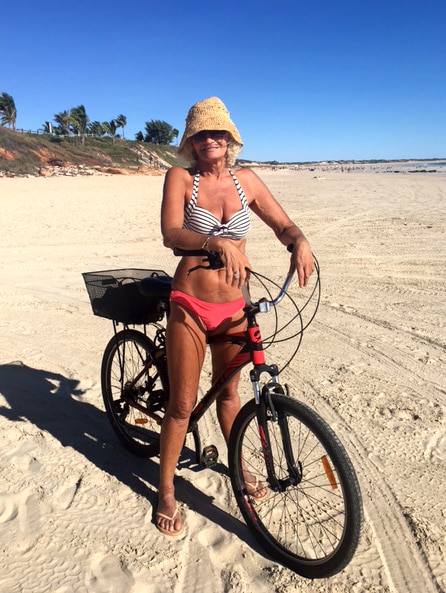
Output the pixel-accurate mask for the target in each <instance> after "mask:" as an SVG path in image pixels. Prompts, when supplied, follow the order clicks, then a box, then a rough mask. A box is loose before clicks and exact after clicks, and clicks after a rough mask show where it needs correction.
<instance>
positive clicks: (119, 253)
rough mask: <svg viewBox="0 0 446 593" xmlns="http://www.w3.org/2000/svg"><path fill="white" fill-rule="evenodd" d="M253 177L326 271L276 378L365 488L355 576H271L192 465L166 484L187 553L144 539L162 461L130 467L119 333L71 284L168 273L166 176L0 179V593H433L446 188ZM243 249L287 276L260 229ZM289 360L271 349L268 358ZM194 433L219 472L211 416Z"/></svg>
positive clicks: (286, 174) (362, 176) (149, 532)
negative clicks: (114, 398) (119, 386)
mask: <svg viewBox="0 0 446 593" xmlns="http://www.w3.org/2000/svg"><path fill="white" fill-rule="evenodd" d="M258 174H259V175H260V176H261V177H262V179H263V180H264V181H265V182H266V183H267V185H268V186H269V188H270V189H271V191H272V193H273V194H274V195H275V197H276V198H277V199H278V200H279V202H280V203H281V204H282V205H283V207H284V208H285V210H286V211H287V212H288V213H289V215H290V216H291V218H293V220H295V222H296V223H297V224H299V226H301V228H302V229H303V230H304V232H305V234H306V235H307V236H308V238H309V239H310V241H311V244H312V248H313V250H314V253H315V255H316V256H317V258H318V261H319V264H320V268H321V283H322V296H321V303H320V307H319V311H318V313H317V316H316V318H315V320H314V321H313V323H312V324H311V325H310V327H309V328H308V329H307V330H306V332H305V335H304V339H303V343H302V346H301V349H300V351H299V354H298V356H297V357H296V358H295V359H294V360H293V361H292V363H291V364H290V365H289V366H288V367H287V368H286V369H285V371H284V381H286V382H287V383H288V385H289V386H290V387H291V389H292V395H293V396H294V397H297V398H298V399H300V400H302V401H304V402H306V403H307V404H309V405H310V406H312V407H313V408H315V409H316V410H317V411H318V413H319V414H320V415H321V416H322V417H323V418H324V419H325V420H326V421H327V422H328V423H329V424H330V425H331V427H332V428H333V429H334V430H335V432H336V434H337V435H338V436H339V438H340V440H341V441H342V443H343V444H344V446H345V448H346V450H347V452H348V453H349V455H350V457H351V459H352V462H353V465H354V467H355V469H356V471H357V474H358V479H359V482H360V485H361V490H362V495H363V503H364V513H365V519H364V527H363V533H362V537H361V541H360V544H359V547H358V550H357V552H356V554H355V556H354V557H353V559H352V561H351V562H350V564H349V565H348V566H347V567H346V568H345V569H344V570H343V571H342V572H341V573H339V574H337V575H335V576H333V577H331V578H329V579H316V580H313V581H310V580H306V579H304V578H302V577H300V576H299V575H297V574H295V573H294V572H291V571H290V570H288V569H287V568H285V567H283V566H281V565H279V564H277V563H276V562H274V561H273V560H271V559H270V558H268V557H267V556H266V554H265V553H264V552H263V551H262V550H261V548H260V547H259V545H258V544H257V543H256V542H255V540H254V538H253V536H252V535H251V533H250V532H249V530H248V528H247V527H246V525H245V523H244V522H243V519H242V517H241V514H240V513H239V511H238V508H237V505H236V502H235V499H234V496H233V494H232V491H231V486H230V480H229V477H228V475H227V473H226V472H225V471H221V470H220V471H217V470H215V469H199V468H197V467H196V466H194V465H191V464H187V463H184V464H182V465H181V468H180V469H179V470H178V472H177V482H176V488H177V497H178V499H179V501H180V502H181V503H182V505H183V508H184V510H185V520H186V524H187V527H186V536H185V537H184V538H183V539H181V540H178V541H175V540H172V539H169V538H168V537H165V536H163V535H162V534H161V533H160V532H159V531H158V530H157V529H156V528H155V525H154V524H153V521H152V516H153V508H154V505H156V496H157V484H158V458H157V457H155V458H152V459H141V458H138V457H135V456H132V455H131V453H129V452H127V451H126V450H125V449H123V448H122V446H121V445H120V443H119V442H118V440H117V438H116V436H115V434H114V433H113V431H112V429H111V427H110V425H109V423H108V421H107V418H106V415H105V411H104V406H103V403H102V396H101V385H100V366H101V358H102V354H103V351H104V348H105V345H106V344H107V342H108V341H109V339H110V338H111V336H112V332H113V327H112V323H111V322H110V321H108V320H106V319H103V318H100V317H96V316H94V315H93V313H92V310H91V306H90V302H89V298H88V294H87V291H86V289H85V285H84V282H83V278H82V273H83V272H88V271H94V270H109V269H119V268H144V269H152V268H153V269H162V270H164V271H166V272H167V273H169V274H172V273H173V271H174V269H175V265H176V263H177V261H176V258H175V257H174V256H173V255H172V254H171V252H170V251H169V250H167V249H166V248H164V247H163V245H162V240H161V234H160V228H159V213H160V204H161V193H162V184H163V176H162V175H158V176H143V175H140V176H128V175H126V176H124V175H122V176H121V175H93V176H88V177H87V176H79V177H50V178H15V179H7V178H4V179H0V201H1V211H2V216H1V227H2V233H1V236H0V255H1V257H0V267H1V272H2V273H1V276H0V288H1V289H0V327H1V334H2V340H1V344H0V447H1V451H2V455H1V460H0V477H1V481H0V524H1V528H0V567H1V571H0V593H47V592H48V593H171V592H172V593H182V592H184V593H189V592H200V593H229V592H234V593H271V592H274V593H291V592H292V591H299V592H300V593H346V592H347V591H348V592H349V593H363V592H364V593H387V592H392V593H434V592H437V593H438V591H444V590H445V588H446V530H445V524H446V506H445V502H444V500H445V494H444V493H445V491H446V471H445V464H446V420H445V414H444V410H445V399H446V395H445V388H446V366H445V362H446V352H445V345H446V322H445V306H444V301H445V289H446V171H445V172H444V173H442V172H435V173H430V174H417V173H409V172H408V171H404V172H399V173H394V172H392V171H391V170H387V171H385V170H380V168H379V167H376V168H373V169H372V168H366V169H365V170H359V171H355V170H351V171H347V170H341V168H338V169H337V170H330V169H328V168H324V169H323V168H320V169H316V170H309V169H306V170H288V169H284V170H267V169H259V171H258ZM247 252H248V257H249V259H250V262H251V264H252V267H253V269H255V270H257V271H259V272H261V273H263V274H265V275H267V276H272V277H274V278H275V279H278V278H280V277H281V275H283V272H286V270H287V259H288V255H287V253H286V250H285V249H284V247H283V246H282V245H281V244H280V243H279V242H278V241H277V240H276V238H275V237H274V235H273V233H272V232H271V230H270V229H268V228H267V227H265V226H264V225H263V223H262V222H261V221H259V220H258V219H256V218H255V216H254V215H253V228H252V230H251V233H250V237H249V239H248V248H247ZM292 290H293V291H295V292H296V293H298V291H299V288H298V286H297V283H295V284H293V288H292ZM287 348H288V346H287V345H284V346H283V348H282V347H281V345H277V346H276V347H275V349H274V357H275V359H276V361H280V359H281V358H283V359H285V358H286V357H287V356H288V351H287ZM268 355H269V352H268ZM271 356H273V354H271ZM208 378H209V366H208V362H207V363H206V365H205V368H204V370H203V384H206V381H207V380H208ZM250 397H251V395H250V392H247V394H243V397H242V399H243V400H244V401H246V398H250ZM203 423H204V425H203V428H202V430H203V432H202V438H203V440H205V441H206V444H215V445H216V446H217V448H218V450H219V452H220V460H221V464H222V465H223V466H226V464H227V459H226V450H225V445H224V440H223V438H222V436H221V434H220V432H219V429H218V427H217V421H216V418H215V413H214V410H212V412H210V414H209V417H205V419H204V420H203Z"/></svg>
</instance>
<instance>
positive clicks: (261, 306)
mask: <svg viewBox="0 0 446 593" xmlns="http://www.w3.org/2000/svg"><path fill="white" fill-rule="evenodd" d="M293 249H294V245H293V244H292V243H290V244H289V245H288V246H287V250H288V251H289V252H290V253H291V252H292V251H293ZM173 253H174V255H176V256H177V257H190V256H195V257H197V256H198V257H200V256H203V257H204V258H205V261H206V260H207V261H208V262H209V266H201V265H199V266H195V267H193V268H191V269H190V270H189V271H188V274H190V273H191V272H193V271H194V270H197V269H198V268H204V269H210V270H218V269H221V268H223V267H224V264H223V262H222V260H221V258H220V255H219V253H218V252H216V251H206V250H205V249H181V248H179V247H175V248H174V250H173ZM291 279H292V276H291V275H289V274H287V276H286V278H285V282H284V283H283V285H282V288H281V289H280V291H279V294H278V295H277V296H276V298H274V299H271V300H268V299H266V298H261V299H260V300H259V301H258V302H257V303H256V302H254V301H253V300H252V299H251V296H250V294H249V289H248V285H247V284H244V285H243V286H242V287H241V291H242V294H243V297H244V299H245V301H246V304H247V305H248V306H250V307H256V308H257V309H258V311H259V313H267V312H268V311H270V309H271V307H274V306H275V305H277V304H278V303H280V301H281V300H282V299H283V297H284V296H285V294H286V291H287V289H288V287H289V285H290V282H291Z"/></svg>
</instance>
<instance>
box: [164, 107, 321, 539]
mask: <svg viewBox="0 0 446 593" xmlns="http://www.w3.org/2000/svg"><path fill="white" fill-rule="evenodd" d="M242 146H243V143H242V140H241V138H240V134H239V132H238V130H237V128H236V127H235V125H234V123H233V122H232V120H231V118H230V115H229V112H228V110H227V109H226V107H225V105H224V104H223V103H222V102H221V101H220V99H217V98H216V97H211V98H209V99H205V100H204V101H201V102H200V103H196V104H195V105H193V106H192V107H191V108H190V110H189V113H188V115H187V118H186V128H185V131H184V134H183V137H182V139H181V142H180V145H179V148H178V152H179V153H180V154H181V155H182V156H183V157H185V158H186V159H187V160H188V161H189V165H190V166H189V168H187V169H183V168H181V167H173V168H172V169H170V170H169V171H168V172H167V174H166V178H165V182H164V192H163V202H162V210H161V230H162V235H163V240H164V245H165V246H166V247H169V248H170V249H174V248H175V247H177V248H181V249H185V250H197V249H203V250H206V251H209V252H218V253H219V255H220V257H221V259H222V262H223V264H224V267H223V268H222V269H219V270H203V269H198V270H196V271H194V272H193V273H191V274H189V275H188V273H187V272H188V270H190V269H191V268H193V267H194V266H196V265H199V264H201V263H202V259H203V258H202V257H197V256H188V257H183V258H182V259H181V260H180V262H179V264H178V267H177V269H176V272H175V275H174V278H173V282H172V294H171V304H170V315H169V319H168V322H167V339H166V345H167V357H168V363H169V364H168V368H169V383H170V398H169V404H168V409H167V411H166V415H165V417H164V420H163V424H162V428H161V443H160V447H161V448H160V483H159V496H158V508H157V510H156V513H155V524H156V526H157V528H158V529H159V530H160V531H161V532H162V533H164V534H166V535H170V536H179V535H180V534H181V533H182V532H183V530H184V521H183V516H182V514H181V513H180V511H179V507H178V505H177V502H176V500H175V490H174V476H175V468H176V465H177V463H178V459H179V456H180V453H181V450H182V448H183V445H184V439H185V436H186V431H187V425H188V421H189V417H190V414H191V411H192V409H193V407H194V405H195V402H196V399H197V393H198V386H199V379H200V373H201V368H202V365H203V361H204V356H205V351H206V337H207V335H218V334H228V333H229V334H231V333H238V332H243V331H244V330H245V329H246V322H245V318H244V314H243V307H244V305H245V301H244V298H243V296H242V293H241V290H240V288H241V286H242V285H243V284H244V283H246V282H247V281H248V279H249V270H250V267H251V266H250V264H249V261H248V258H247V257H246V255H245V246H246V237H247V235H248V231H249V229H250V224H251V223H250V210H252V211H253V212H254V213H255V214H257V216H259V217H260V218H261V219H262V220H263V221H264V222H265V223H266V224H267V225H268V226H269V227H271V229H272V230H273V231H274V232H275V234H276V236H277V238H278V240H279V241H280V242H281V243H283V245H286V246H288V245H290V244H293V245H294V249H293V252H292V254H291V264H290V266H291V268H290V269H291V271H292V272H294V271H296V272H297V277H298V280H299V285H300V286H305V285H306V284H307V281H308V279H309V277H310V275H311V274H312V273H313V271H314V263H313V256H312V253H311V249H310V245H309V243H308V241H307V239H306V238H305V236H304V234H303V233H302V231H301V230H300V229H299V228H298V227H297V226H296V225H295V224H294V223H293V222H292V221H291V219H290V218H289V217H288V215H287V214H286V213H285V212H284V210H283V209H282V207H281V206H280V205H279V204H278V202H277V201H276V200H275V198H274V197H273V196H272V194H271V193H270V191H269V190H268V188H267V187H266V186H265V184H264V183H263V182H262V181H261V180H260V178H259V177H258V176H257V175H256V174H255V173H254V172H253V171H251V170H249V169H237V170H236V171H235V170H234V169H233V168H232V167H233V166H234V163H235V159H236V156H237V155H238V153H239V152H240V149H241V147H242ZM234 348H238V346H234V345H230V344H227V343H226V344H218V345H217V344H212V345H211V347H210V349H211V356H212V372H213V375H214V377H217V376H219V375H220V374H221V372H222V371H223V370H224V369H225V368H226V366H227V363H228V362H229V361H230V360H231V359H232V358H233V356H234ZM238 382H239V376H238V375H237V376H236V377H235V378H234V379H233V380H232V381H231V383H230V384H229V385H228V387H227V388H226V390H225V392H224V393H223V394H222V395H221V396H220V397H219V398H218V400H217V416H218V420H219V422H220V426H221V429H222V432H223V436H224V438H225V440H226V442H228V439H229V433H230V430H231V427H232V423H233V421H234V419H235V417H236V415H237V413H238V411H239V409H240V399H239V395H238ZM245 478H246V482H245V483H246V489H247V491H248V493H249V494H250V496H252V497H253V498H257V499H260V498H264V497H265V496H266V495H267V490H266V487H265V485H264V484H262V483H258V482H257V480H256V479H255V478H254V476H252V475H251V474H250V473H249V472H248V471H246V475H245Z"/></svg>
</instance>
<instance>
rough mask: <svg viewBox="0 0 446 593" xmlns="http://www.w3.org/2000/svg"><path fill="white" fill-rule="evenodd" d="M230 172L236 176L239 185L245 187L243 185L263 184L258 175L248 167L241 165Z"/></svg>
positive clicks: (255, 185)
mask: <svg viewBox="0 0 446 593" xmlns="http://www.w3.org/2000/svg"><path fill="white" fill-rule="evenodd" d="M232 172H233V173H234V175H235V176H236V177H237V179H238V180H239V182H240V185H241V186H242V187H243V188H244V189H245V186H249V187H254V188H255V187H259V186H260V185H263V182H262V181H261V179H260V177H259V176H258V175H257V173H255V172H254V171H253V170H252V169H249V168H248V167H242V168H240V169H232Z"/></svg>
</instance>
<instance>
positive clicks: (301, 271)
mask: <svg viewBox="0 0 446 593" xmlns="http://www.w3.org/2000/svg"><path fill="white" fill-rule="evenodd" d="M294 272H296V273H297V278H298V280H299V286H300V288H303V287H304V286H306V285H307V284H308V280H309V279H310V276H311V274H312V273H313V272H314V258H313V254H312V252H311V247H310V244H309V243H308V241H307V240H306V239H300V240H299V241H296V242H295V244H294V249H293V252H292V253H291V261H290V269H289V272H288V273H289V274H290V275H292V274H293V273H294Z"/></svg>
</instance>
